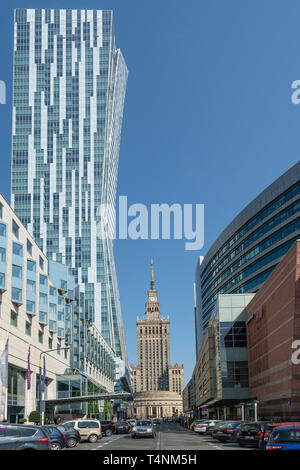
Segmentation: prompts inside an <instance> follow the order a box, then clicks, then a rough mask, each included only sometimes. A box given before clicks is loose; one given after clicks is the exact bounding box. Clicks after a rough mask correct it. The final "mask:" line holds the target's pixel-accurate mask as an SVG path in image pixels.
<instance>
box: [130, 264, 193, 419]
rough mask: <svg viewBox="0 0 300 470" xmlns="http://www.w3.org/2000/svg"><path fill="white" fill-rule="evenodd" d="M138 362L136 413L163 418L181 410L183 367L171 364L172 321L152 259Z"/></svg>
mask: <svg viewBox="0 0 300 470" xmlns="http://www.w3.org/2000/svg"><path fill="white" fill-rule="evenodd" d="M137 339H138V365H137V366H136V367H135V366H133V365H132V366H131V371H132V378H133V392H134V403H133V407H134V411H133V412H134V415H135V416H136V417H137V418H152V417H153V418H155V417H158V418H163V417H167V416H173V415H174V414H180V413H181V412H182V390H183V386H184V366H183V364H182V365H178V364H175V365H174V366H171V364H170V320H169V318H164V317H161V314H160V303H159V302H158V298H157V290H156V289H155V285H154V275H153V263H152V262H151V284H150V289H149V290H148V300H147V302H146V314H145V316H143V317H142V318H138V319H137Z"/></svg>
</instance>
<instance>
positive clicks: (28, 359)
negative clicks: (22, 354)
mask: <svg viewBox="0 0 300 470" xmlns="http://www.w3.org/2000/svg"><path fill="white" fill-rule="evenodd" d="M26 377H27V390H30V388H31V370H30V345H29V348H28V356H27V374H26Z"/></svg>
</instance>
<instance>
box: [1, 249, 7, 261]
mask: <svg viewBox="0 0 300 470" xmlns="http://www.w3.org/2000/svg"><path fill="white" fill-rule="evenodd" d="M5 259H6V250H5V248H2V247H1V246H0V261H3V262H4V261H5Z"/></svg>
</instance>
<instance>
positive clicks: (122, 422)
mask: <svg viewBox="0 0 300 470" xmlns="http://www.w3.org/2000/svg"><path fill="white" fill-rule="evenodd" d="M116 426H128V423H127V422H126V421H120V422H119V423H116Z"/></svg>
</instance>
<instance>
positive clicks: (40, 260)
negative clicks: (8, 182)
mask: <svg viewBox="0 0 300 470" xmlns="http://www.w3.org/2000/svg"><path fill="white" fill-rule="evenodd" d="M16 248H18V249H20V250H21V251H20V254H19V255H16V254H15V252H16ZM29 250H30V252H29ZM0 259H1V261H0V273H1V275H3V276H4V277H2V282H1V287H0V350H1V351H2V350H3V348H4V345H5V343H6V341H7V339H8V364H9V371H8V397H7V402H8V420H9V421H11V422H18V420H19V419H20V418H26V417H27V415H28V414H29V413H30V412H31V411H33V410H36V409H37V382H38V373H39V362H40V354H41V353H42V352H44V351H46V350H48V349H56V348H61V349H62V348H64V347H65V346H66V343H65V339H64V337H62V336H61V337H60V336H59V332H58V329H56V331H54V330H52V326H54V325H53V324H51V320H50V317H48V315H50V312H49V307H48V303H47V307H46V308H44V305H43V303H42V302H43V300H44V298H43V297H42V295H41V294H44V292H43V291H44V285H42V283H41V280H43V282H44V280H45V279H47V287H46V292H47V293H48V289H49V288H50V287H53V288H55V286H54V284H53V283H52V282H51V280H50V279H49V278H48V270H49V266H48V260H47V258H46V257H45V256H44V254H43V253H42V251H41V250H40V249H39V247H38V246H37V244H36V243H35V241H34V240H33V238H32V237H31V236H30V234H29V233H28V232H27V230H26V229H25V228H24V227H23V225H22V224H21V222H20V220H19V219H18V217H17V216H16V215H15V214H14V212H13V211H12V209H11V208H10V206H9V205H8V203H7V202H6V201H5V199H4V198H3V197H2V196H1V195H0ZM27 260H30V262H31V263H34V266H35V272H34V275H33V271H30V270H29V269H28V266H29V265H28V263H27ZM16 276H17V277H16ZM33 278H34V281H33ZM28 280H30V281H32V282H34V289H33V290H32V289H31V287H30V288H29V287H28ZM13 289H17V291H16V292H15V291H13ZM19 291H20V295H19ZM14 295H18V300H17V299H16V298H15V297H14ZM46 295H48V294H46ZM56 295H57V294H56ZM51 298H54V296H51ZM62 298H63V299H64V296H62ZM28 299H30V301H29V302H31V303H29V304H28V303H27V300H28ZM64 301H65V300H64ZM32 305H34V309H32V310H31V311H30V312H29V308H30V309H31V308H32ZM42 310H45V312H46V313H47V318H44V316H43V315H42V316H41V313H44V312H43V311H42ZM53 318H54V317H53ZM52 321H55V320H54V319H53V320H52ZM64 326H65V323H64ZM29 346H30V369H31V389H30V390H29V391H28V390H27V387H26V370H27V356H28V349H29ZM68 367H70V352H69V351H64V350H61V351H60V352H58V351H56V352H50V353H47V355H46V387H45V398H55V397H56V378H57V375H58V374H63V373H64V372H65V370H66V368H68ZM0 419H2V417H1V418H0Z"/></svg>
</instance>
